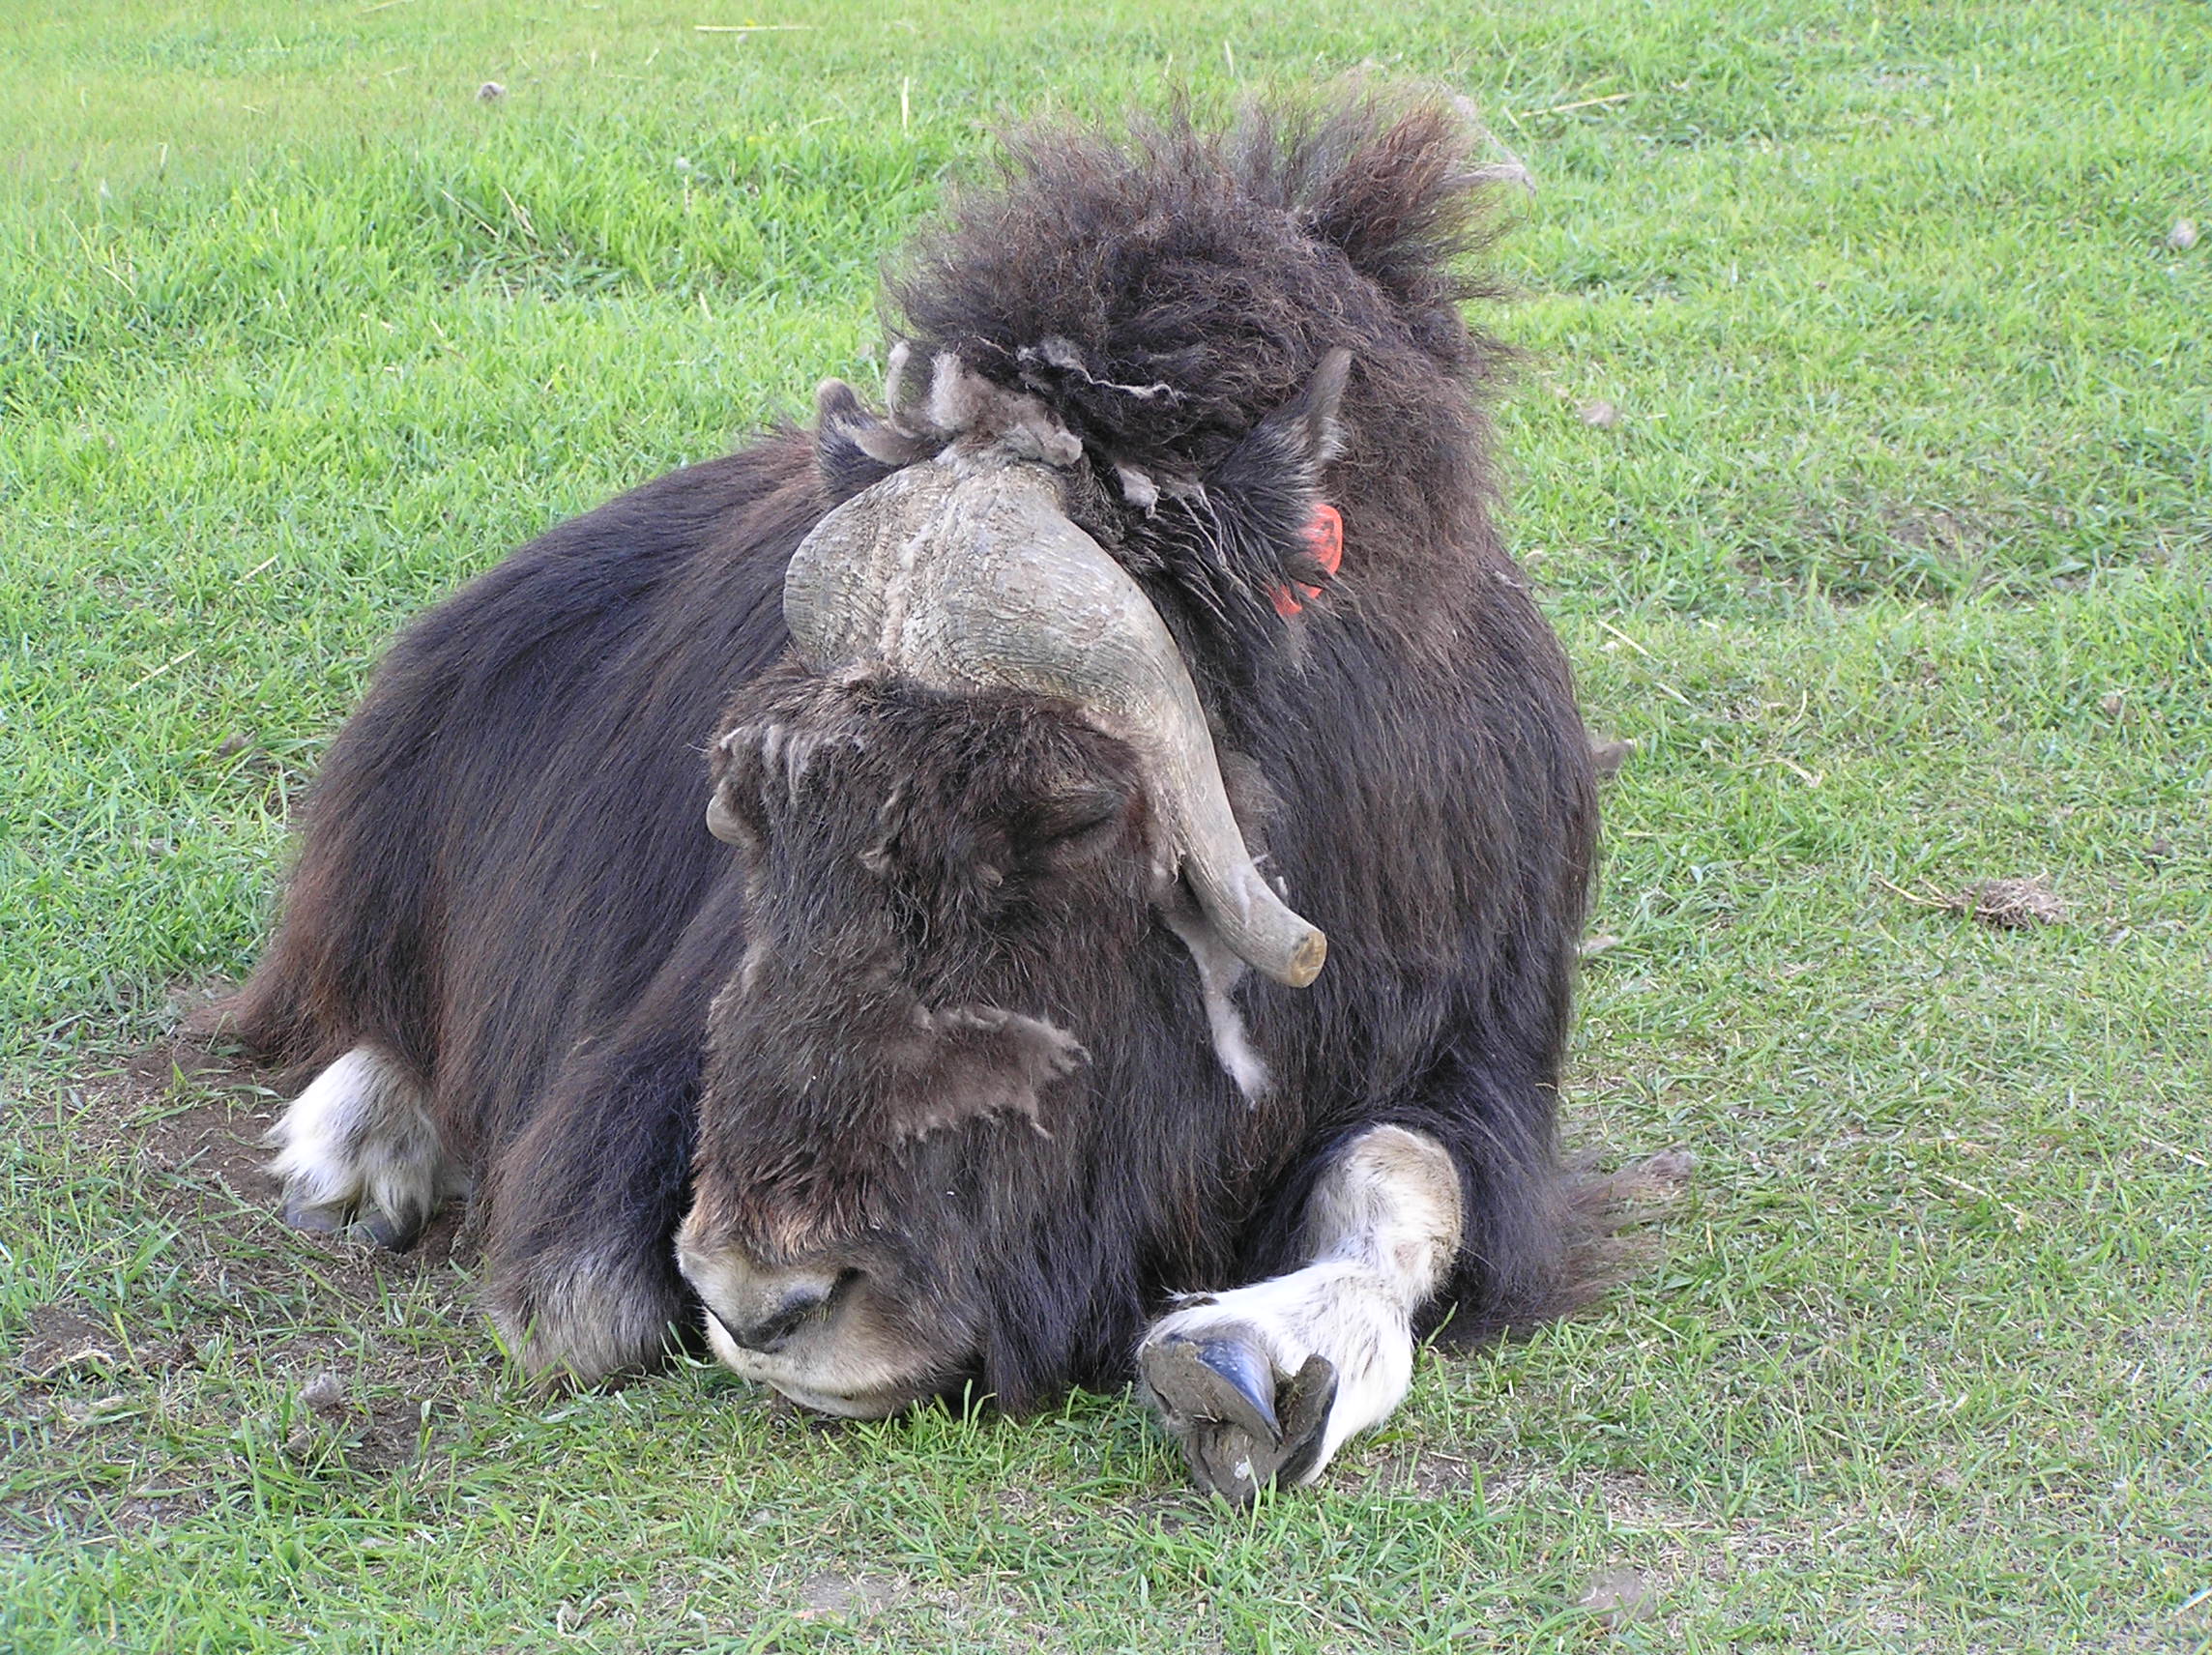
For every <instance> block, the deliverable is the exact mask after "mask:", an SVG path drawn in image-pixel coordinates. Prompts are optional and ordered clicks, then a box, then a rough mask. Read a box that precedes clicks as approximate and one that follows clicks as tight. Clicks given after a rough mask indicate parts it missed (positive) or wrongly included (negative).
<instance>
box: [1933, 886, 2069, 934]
mask: <svg viewBox="0 0 2212 1655" xmlns="http://www.w3.org/2000/svg"><path fill="white" fill-rule="evenodd" d="M1951 910H1952V912H1953V913H1955V914H1964V915H1967V916H1969V917H1970V918H1974V919H1978V920H1980V921H1981V922H1982V923H1983V924H1984V925H1994V926H1995V927H1997V928H1998V929H1999V930H2001V931H2019V930H2024V929H2025V928H2026V927H2028V926H2030V925H2056V924H2057V923H2059V921H2061V920H2063V919H2064V918H2065V917H2066V904H2065V902H2064V901H2063V900H2062V899H2061V898H2060V897H2059V895H2058V893H2057V892H2056V891H2054V890H2052V888H2051V886H2048V885H2046V884H2045V883H2044V882H2043V881H2042V880H2040V879H1997V880H1981V881H1978V882H1976V883H1975V884H1973V885H1970V886H1967V887H1966V888H1965V890H1963V891H1961V892H1960V893H1959V894H1958V895H1957V896H1955V897H1953V898H1952V899H1951Z"/></svg>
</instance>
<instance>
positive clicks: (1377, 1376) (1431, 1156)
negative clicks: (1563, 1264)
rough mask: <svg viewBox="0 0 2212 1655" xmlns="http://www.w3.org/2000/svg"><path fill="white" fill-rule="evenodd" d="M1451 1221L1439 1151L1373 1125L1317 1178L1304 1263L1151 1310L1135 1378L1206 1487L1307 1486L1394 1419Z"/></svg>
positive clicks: (1455, 1222) (1445, 1267) (1442, 1268)
mask: <svg viewBox="0 0 2212 1655" xmlns="http://www.w3.org/2000/svg"><path fill="white" fill-rule="evenodd" d="M1461 1227H1462V1215H1461V1210H1460V1185H1459V1174H1458V1170H1457V1169H1456V1168H1455V1167H1454V1166H1453V1164H1452V1159H1451V1156H1450V1154H1449V1153H1448V1152H1446V1150H1445V1149H1444V1148H1443V1147H1442V1146H1441V1145H1440V1144H1438V1143H1437V1142H1436V1140H1434V1139H1433V1138H1429V1137H1427V1136H1425V1135H1423V1134H1421V1133H1418V1132H1413V1131H1410V1130H1408V1129H1407V1128H1405V1127H1402V1126H1375V1127H1370V1128H1369V1129H1368V1130H1367V1131H1365V1132H1363V1133H1361V1134H1360V1135H1359V1136H1358V1137H1357V1138H1355V1139H1353V1141H1352V1142H1351V1143H1350V1144H1349V1145H1347V1146H1346V1147H1344V1149H1343V1150H1342V1151H1341V1152H1340V1153H1339V1155H1338V1156H1337V1159H1336V1160H1335V1162H1334V1163H1333V1164H1332V1165H1331V1166H1330V1167H1329V1168H1328V1170H1327V1171H1326V1172H1325V1173H1324V1174H1323V1176H1322V1178H1321V1181H1320V1183H1319V1184H1318V1185H1317V1186H1316V1187H1315V1189H1314V1193H1313V1196H1312V1198H1311V1200H1310V1201H1309V1203H1308V1204H1307V1207H1306V1211H1305V1216H1304V1219H1303V1221H1302V1224H1301V1227H1300V1233H1299V1235H1300V1244H1301V1246H1302V1248H1303V1250H1304V1252H1305V1255H1306V1258H1307V1260H1308V1261H1309V1262H1308V1263H1306V1264H1305V1265H1304V1266H1303V1267H1301V1268H1299V1269H1296V1270H1293V1271H1291V1272H1290V1273H1289V1274H1288V1275H1281V1276H1275V1277H1272V1278H1270V1279H1268V1280H1266V1281H1264V1282H1255V1283H1253V1284H1252V1285H1250V1286H1249V1287H1241V1288H1236V1289H1233V1290H1231V1291H1230V1292H1219V1293H1208V1294H1199V1295H1193V1296H1192V1297H1190V1298H1189V1299H1187V1300H1185V1301H1184V1302H1183V1303H1181V1304H1180V1305H1179V1306H1178V1307H1177V1308H1176V1309H1175V1310H1174V1311H1172V1312H1170V1313H1169V1314H1168V1315H1167V1316H1165V1317H1163V1318H1161V1319H1160V1320H1159V1321H1156V1322H1154V1323H1153V1324H1152V1326H1151V1327H1150V1330H1149V1331H1148V1332H1147V1333H1146V1335H1145V1339H1144V1343H1143V1344H1142V1346H1140V1347H1139V1350H1138V1365H1139V1371H1140V1373H1141V1374H1142V1375H1143V1379H1144V1388H1145V1390H1146V1391H1147V1392H1148V1394H1149V1396H1150V1400H1151V1402H1152V1403H1153V1405H1154V1406H1155V1407H1156V1408H1158V1409H1159V1410H1160V1413H1161V1416H1162V1419H1163V1422H1164V1423H1165V1424H1166V1426H1167V1429H1168V1431H1169V1432H1170V1434H1171V1435H1173V1436H1175V1437H1178V1438H1179V1440H1181V1442H1182V1443H1183V1446H1184V1449H1185V1452H1186V1454H1188V1455H1189V1456H1190V1459H1191V1468H1192V1471H1193V1472H1194V1474H1195V1475H1196V1476H1197V1477H1198V1480H1199V1481H1200V1483H1201V1484H1203V1485H1206V1486H1208V1487H1210V1488H1212V1489H1214V1490H1215V1491H1216V1492H1218V1493H1221V1494H1223V1495H1228V1496H1229V1497H1231V1498H1233V1499H1249V1498H1250V1497H1252V1495H1253V1494H1254V1493H1256V1492H1257V1489H1258V1486H1259V1484H1260V1483H1263V1482H1266V1480H1267V1479H1268V1478H1269V1477H1270V1476H1273V1475H1275V1474H1276V1472H1277V1471H1278V1470H1279V1471H1280V1472H1281V1474H1282V1476H1283V1477H1284V1478H1285V1479H1286V1480H1289V1481H1293V1482H1297V1483H1310V1482H1312V1481H1313V1480H1314V1479H1315V1478H1317V1477H1319V1476H1320V1475H1321V1473H1322V1471H1323V1469H1324V1467H1325V1466H1327V1465H1328V1462H1329V1461H1330V1459H1331V1458H1333V1457H1334V1455H1335V1454H1336V1451H1337V1449H1338V1448H1340V1447H1342V1446H1343V1444H1344V1443H1345V1441H1346V1440H1347V1439H1348V1438H1350V1437H1353V1435H1355V1434H1356V1433H1358V1432H1361V1431H1365V1430H1367V1429H1368V1428H1369V1427H1371V1426H1374V1425H1377V1424H1380V1423H1381V1422H1382V1421H1383V1419H1385V1418H1386V1417H1388V1415H1389V1413H1390V1411H1391V1410H1392V1409H1393V1408H1396V1407H1397V1406H1398V1404H1399V1403H1400V1402H1401V1401H1403V1400H1404V1398H1405V1395H1406V1388H1407V1386H1408V1384H1410V1383H1411V1382H1412V1373H1413V1335H1412V1319H1413V1316H1414V1314H1415V1313H1416V1312H1417V1311H1418V1310H1419V1309H1420V1307H1421V1306H1422V1304H1423V1303H1425V1302H1426V1301H1427V1300H1428V1299H1429V1298H1430V1297H1431V1296H1432V1295H1433V1294H1434V1293H1435V1292H1436V1291H1437V1290H1438V1289H1439V1288H1440V1287H1441V1286H1442V1284H1443V1281H1444V1278H1445V1276H1446V1275H1447V1274H1448V1273H1449V1271H1450V1269H1451V1262H1452V1258H1453V1256H1454V1255H1455V1254H1456V1253H1457V1252H1458V1250H1459V1242H1460V1234H1461ZM1317 1357H1318V1358H1320V1359H1321V1363H1322V1364H1325V1366H1322V1365H1317V1364H1316V1363H1315V1358H1317ZM1332 1371H1333V1380H1334V1389H1333V1394H1330V1393H1329V1390H1328V1388H1327V1387H1328V1381H1329V1379H1330V1377H1331V1372H1332ZM1261 1404H1265V1405H1266V1406H1265V1407H1261V1406H1259V1405H1261ZM1322 1409H1325V1414H1324V1413H1323V1412H1322V1411H1321V1410H1322ZM1278 1416H1279V1417H1278ZM1269 1437H1276V1438H1278V1439H1277V1440H1273V1441H1270V1440H1268V1438H1269Z"/></svg>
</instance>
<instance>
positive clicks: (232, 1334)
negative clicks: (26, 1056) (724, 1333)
mask: <svg viewBox="0 0 2212 1655" xmlns="http://www.w3.org/2000/svg"><path fill="white" fill-rule="evenodd" d="M59 1090H60V1092H61V1094H62V1096H63V1097H64V1098H65V1099H67V1103H66V1105H65V1107H64V1108H63V1109H62V1110H60V1111H58V1112H56V1113H54V1114H52V1115H49V1116H47V1118H46V1119H45V1120H44V1122H42V1123H39V1124H36V1125H31V1126H28V1127H26V1132H25V1136H26V1141H27V1142H28V1143H30V1145H31V1147H32V1153H33V1154H34V1156H35V1157H36V1158H37V1159H38V1161H40V1162H41V1163H44V1164H45V1165H47V1166H49V1167H51V1168H52V1169H53V1170H54V1172H55V1174H56V1176H57V1177H59V1178H62V1179H66V1180H67V1181H68V1182H69V1183H70V1184H71V1185H72V1187H73V1189H74V1190H76V1191H78V1192H80V1193H79V1195H78V1198H77V1199H79V1200H84V1201H89V1202H90V1203H92V1204H95V1205H96V1206H97V1207H104V1208H105V1209H106V1216H104V1217H101V1218H96V1219H94V1220H93V1221H91V1222H90V1223H89V1224H88V1226H87V1228H88V1230H89V1231H90V1233H91V1234H90V1235H89V1241H90V1244H91V1245H92V1246H93V1247H94V1248H95V1250H96V1252H98V1253H100V1254H101V1255H102V1257H100V1258H99V1259H98V1261H97V1262H96V1263H94V1262H87V1263H82V1264H78V1263H76V1262H74V1261H72V1262H71V1267H70V1268H69V1269H68V1270H67V1271H66V1273H65V1274H64V1276H63V1281H64V1285H63V1287H62V1288H61V1290H60V1291H59V1292H55V1293H54V1294H53V1296H52V1297H51V1298H50V1299H49V1300H48V1301H47V1302H44V1303H40V1304H34V1305H32V1306H31V1307H29V1309H28V1310H27V1312H23V1313H20V1320H19V1321H18V1322H17V1325H16V1330H15V1337H14V1338H12V1339H10V1340H9V1341H8V1345H9V1346H10V1347H12V1349H7V1350H0V1423H4V1424H5V1425H6V1427H7V1429H8V1431H9V1433H10V1435H11V1436H12V1437H15V1439H16V1441H17V1442H18V1444H19V1446H20V1448H21V1450H22V1452H23V1454H24V1456H25V1458H24V1461H23V1462H22V1465H23V1467H24V1468H25V1470H26V1471H27V1473H28V1474H27V1475H26V1476H24V1477H23V1478H22V1479H21V1480H20V1481H18V1482H17V1483H16V1484H15V1496H14V1498H13V1499H12V1501H11V1503H12V1504H13V1505H14V1506H15V1509H14V1510H13V1511H12V1512H11V1514H10V1516H9V1519H8V1520H7V1522H6V1523H5V1524H4V1525H0V1527H4V1528H5V1530H6V1532H5V1533H4V1534H0V1545H9V1546H28V1547H32V1548H37V1547H41V1546H43V1545H47V1544H52V1543H54V1542H55V1541H57V1540H72V1539H82V1538H83V1537H85V1536H87V1535H92V1534H101V1533H127V1532H131V1531H133V1530H142V1529H146V1528H150V1527H154V1528H158V1527H161V1526H165V1525H168V1524H173V1523H175V1522H178V1521H181V1520H183V1519H185V1518H187V1517H189V1516H191V1515H193V1514H195V1513H197V1512H199V1511H201V1510H204V1509H206V1508H207V1507H208V1506H210V1505H211V1504H213V1503H215V1502H216V1501H217V1500H218V1499H219V1498H220V1497H221V1496H222V1495H223V1492H224V1489H225V1487H226V1485H227V1484H228V1483H229V1482H230V1481H232V1480H234V1478H233V1475H232V1473H234V1472H235V1471H236V1470H237V1469H238V1468H240V1467H242V1466H244V1465H245V1464H246V1462H247V1460H249V1459H250V1458H252V1456H254V1455H255V1454H256V1453H257V1452H259V1451H260V1450H261V1449H263V1448H267V1449H269V1450H271V1451H273V1452H275V1453H277V1454H279V1455H281V1456H282V1457H283V1459H285V1460H286V1461H289V1462H291V1463H292V1464H294V1465H295V1466H298V1467H299V1469H300V1470H301V1471H302V1472H303V1473H305V1474H313V1475H323V1474H342V1473H346V1472H351V1473H356V1474H364V1473H365V1474H370V1475H383V1474H391V1473H394V1472H398V1471H402V1470H404V1469H405V1468H407V1467H409V1466H413V1465H414V1464H416V1463H417V1461H419V1460H420V1459H421V1458H422V1455H423V1454H424V1453H425V1452H426V1451H427V1450H428V1449H429V1448H430V1446H431V1444H432V1442H433V1441H434V1439H435V1438H436V1437H437V1436H438V1434H439V1429H440V1423H441V1421H442V1420H444V1419H445V1418H447V1417H448V1416H450V1415H451V1413H452V1412H453V1411H454V1409H455V1408H457V1406H458V1405H459V1403H460V1402H461V1401H462V1400H463V1399H464V1398H466V1397H468V1396H470V1395H472V1394H475V1393H477V1392H479V1391H480V1390H482V1389H484V1388H485V1387H486V1386H487V1385H489V1384H490V1383H492V1382H493V1381H494V1380H495V1379H496V1377H497V1373H498V1364H499V1358H498V1355H497V1351H496V1348H495V1347H494V1346H493V1344H492V1342H491V1340H490V1339H489V1338H488V1337H486V1336H485V1335H484V1333H483V1331H482V1328H481V1324H480V1321H479V1320H478V1316H477V1313H476V1311H475V1309H474V1307H473V1305H472V1304H471V1302H470V1299H471V1288H470V1283H469V1281H468V1278H467V1275H466V1273H465V1266H467V1265H468V1264H470V1263H473V1262H474V1254H475V1247H474V1243H473V1239H472V1238H471V1237H469V1235H468V1234H467V1233H466V1230H465V1225H464V1219H463V1215H461V1214H458V1213H449V1214H447V1215H446V1216H444V1217H443V1218H441V1219H440V1220H439V1222H438V1223H437V1224H436V1225H435V1226H433V1228H432V1229H431V1230H430V1231H429V1232H428V1233H427V1234H425V1236H424V1238H423V1241H422V1244H421V1245H420V1246H419V1247H417V1248H416V1250H415V1251H414V1252H412V1253H410V1254H407V1255H404V1256H394V1255H392V1254H388V1253H385V1252H383V1251H381V1250H380V1249H378V1248H376V1247H374V1246H371V1245H368V1244H365V1243H363V1242H357V1241H353V1240H348V1239H346V1238H343V1237H335V1236H324V1235H310V1234H303V1233H301V1232H298V1231H294V1230H292V1229H290V1228H289V1227H287V1226H286V1225H285V1224H284V1223H283V1221H282V1218H281V1217H280V1216H279V1212H278V1208H279V1205H280V1202H279V1199H278V1190H277V1183H276V1180H275V1179H273V1178H272V1177H270V1176H269V1175H268V1174H267V1172H266V1171H264V1165H263V1164H264V1163H265V1162H266V1160H267V1159H268V1156H269V1151H268V1150H267V1149H265V1148H263V1147H261V1146H260V1143H259V1140H260V1138H261V1136H262V1134H263V1133H265V1132H266V1131H267V1130H268V1128H269V1126H270V1124H271V1123H272V1121H273V1120H274V1119H275V1118H276V1114H277V1110H278V1109H279V1108H281V1107H282V1103H281V1100H280V1099H279V1098H278V1097H277V1095H276V1094H275V1093H274V1092H273V1091H272V1090H271V1089H269V1088H268V1086H267V1085H265V1084H264V1077H261V1076H259V1075H257V1074H256V1073H254V1072H253V1071H252V1070H250V1069H248V1068H246V1067H244V1066H242V1065H240V1064H239V1063H237V1062H235V1061H234V1060H230V1059H228V1058H227V1057H225V1056H223V1055H222V1054H221V1053H220V1051H219V1049H218V1051H216V1052H210V1051H209V1050H207V1049H205V1048H202V1047H198V1046H195V1045H192V1044H189V1043H187V1042H183V1041H178V1042H171V1043H164V1044H162V1045H160V1046H158V1047H154V1048H150V1049H148V1050H145V1051H141V1052H135V1053H132V1054H130V1055H129V1056H128V1057H125V1058H121V1059H116V1060H108V1061H106V1062H104V1063H100V1064H98V1065H96V1066H92V1067H90V1068H89V1069H88V1072H86V1073H85V1074H83V1075H82V1076H80V1077H79V1078H78V1079H76V1080H75V1081H74V1082H73V1083H68V1084H65V1085H64V1086H63V1087H61V1088H60V1089H59ZM102 1230H104V1231H106V1232H108V1233H110V1234H112V1237H113V1239H112V1240H111V1241H109V1242H107V1243H106V1244H105V1246H102ZM73 1245H75V1244H73ZM108 1255H112V1257H108ZM133 1257H139V1258H149V1257H150V1258H151V1259H152V1260H153V1261H154V1263H151V1264H150V1265H143V1264H142V1265H139V1266H137V1270H140V1271H142V1272H143V1273H142V1274H139V1273H135V1272H134V1269H133V1267H132V1266H131V1264H130V1263H116V1262H115V1261H116V1260H123V1261H129V1260H131V1259H132V1258H133ZM456 1330H457V1331H458V1333H459V1335H460V1337H459V1339H456V1338H455V1332H456Z"/></svg>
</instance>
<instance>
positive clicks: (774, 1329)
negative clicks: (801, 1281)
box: [722, 1284, 831, 1355]
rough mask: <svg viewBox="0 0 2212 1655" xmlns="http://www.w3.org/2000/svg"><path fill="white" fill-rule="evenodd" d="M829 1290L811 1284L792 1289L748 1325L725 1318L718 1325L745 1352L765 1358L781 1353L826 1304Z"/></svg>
mask: <svg viewBox="0 0 2212 1655" xmlns="http://www.w3.org/2000/svg"><path fill="white" fill-rule="evenodd" d="M830 1292H831V1289H829V1288H826V1287H817V1286H814V1285H812V1284H808V1285H807V1286H804V1287H797V1288H793V1289H792V1290H791V1291H790V1292H787V1293H785V1294H784V1296H783V1297H782V1298H781V1299H779V1300H777V1301H776V1303H775V1305H774V1306H773V1308H771V1309H770V1310H769V1311H768V1313H767V1314H766V1315H764V1316H762V1317H761V1318H760V1319H759V1320H758V1321H754V1322H752V1323H751V1324H750V1325H749V1326H741V1325H739V1323H738V1322H736V1321H730V1320H729V1319H728V1318H727V1317H724V1318H722V1325H723V1327H724V1328H726V1329H727V1330H728V1332H729V1335H730V1337H731V1338H732V1339H734V1340H736V1341H737V1342H738V1343H739V1344H740V1345H742V1346H743V1347H744V1348H745V1349H746V1350H758V1351H760V1352H761V1353H762V1354H763V1355H768V1354H771V1352H773V1351H776V1350H782V1349H783V1348H784V1346H785V1345H787V1344H788V1343H790V1340H791V1336H792V1335H793V1334H794V1333H797V1332H798V1331H799V1330H800V1327H802V1326H804V1325H805V1324H806V1323H807V1322H808V1321H811V1320H813V1318H814V1317H815V1316H816V1315H817V1314H818V1313H819V1312H820V1311H821V1309H822V1307H823V1306H824V1305H826V1304H828V1303H829V1295H830Z"/></svg>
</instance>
